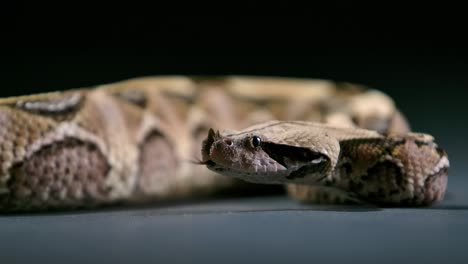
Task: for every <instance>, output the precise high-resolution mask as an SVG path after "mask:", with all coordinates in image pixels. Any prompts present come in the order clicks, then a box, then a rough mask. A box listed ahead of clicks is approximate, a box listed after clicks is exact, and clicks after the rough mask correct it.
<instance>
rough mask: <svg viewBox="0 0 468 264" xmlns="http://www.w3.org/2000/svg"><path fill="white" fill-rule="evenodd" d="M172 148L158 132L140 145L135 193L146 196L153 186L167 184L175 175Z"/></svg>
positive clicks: (174, 160)
mask: <svg viewBox="0 0 468 264" xmlns="http://www.w3.org/2000/svg"><path fill="white" fill-rule="evenodd" d="M177 166H178V160H177V157H176V154H175V151H174V147H173V146H172V145H171V144H170V143H169V141H168V140H167V139H166V138H165V137H164V136H163V135H162V134H161V133H160V132H158V131H153V132H151V133H149V134H148V135H147V136H146V137H145V139H144V140H143V142H142V143H141V144H140V158H139V175H138V184H137V187H136V190H135V192H136V193H137V194H142V195H148V194H150V193H151V190H152V189H153V188H154V186H155V185H158V184H160V183H161V182H167V180H165V179H168V178H171V177H173V176H174V175H175V173H176V168H177Z"/></svg>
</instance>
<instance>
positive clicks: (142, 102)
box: [116, 90, 148, 108]
mask: <svg viewBox="0 0 468 264" xmlns="http://www.w3.org/2000/svg"><path fill="white" fill-rule="evenodd" d="M116 95H117V97H119V98H120V99H123V100H125V101H126V102H129V103H131V104H133V105H136V106H138V107H141V108H146V105H147V103H148V102H147V99H146V95H145V93H144V92H143V91H138V90H124V91H121V92H118V93H117V94H116Z"/></svg>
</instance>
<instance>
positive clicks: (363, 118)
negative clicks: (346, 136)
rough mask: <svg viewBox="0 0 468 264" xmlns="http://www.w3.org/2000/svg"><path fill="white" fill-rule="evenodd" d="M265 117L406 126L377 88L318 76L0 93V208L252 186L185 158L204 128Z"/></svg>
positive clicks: (192, 154)
mask: <svg viewBox="0 0 468 264" xmlns="http://www.w3.org/2000/svg"><path fill="white" fill-rule="evenodd" d="M272 119H281V120H307V121H317V122H324V123H329V124H335V125H339V126H347V127H349V126H359V127H364V128H369V129H375V130H377V131H379V132H381V133H395V132H401V133H405V132H408V130H409V126H408V123H407V122H406V120H405V119H404V117H403V116H402V115H401V114H400V113H399V111H398V110H397V109H396V108H395V104H394V102H393V101H392V100H391V98H389V97H388V96H386V95H385V94H383V93H381V92H379V91H376V90H372V89H368V88H366V87H362V86H357V85H354V84H346V83H341V84H340V83H334V82H331V81H326V80H310V79H293V78H279V77H276V78H267V77H236V76H220V77H214V78H211V77H210V78H198V77H197V78H189V77H184V76H160V77H145V78H136V79H130V80H126V81H122V82H116V83H111V84H106V85H100V86H97V87H93V88H80V89H74V90H68V91H64V92H56V93H47V94H35V95H29V96H20V97H13V98H4V99H0V211H31V210H46V209H72V208H77V207H79V208H81V207H85V208H89V207H99V206H103V205H108V204H115V203H120V202H124V203H127V202H130V203H133V202H143V201H166V200H171V199H190V198H192V197H194V196H198V195H210V194H212V193H214V192H218V191H221V192H222V191H224V190H230V189H232V188H240V187H249V188H255V187H256V186H258V185H249V184H246V183H244V182H243V181H240V180H234V179H230V178H227V177H221V176H219V175H217V174H216V173H213V172H211V171H209V170H208V169H206V168H205V167H204V166H200V165H196V164H194V163H192V162H191V161H193V160H200V159H201V156H200V146H201V143H202V141H203V139H204V138H205V137H206V134H207V133H208V130H209V128H210V127H217V128H222V129H230V130H240V129H243V128H245V127H248V126H250V125H253V124H256V123H259V122H265V121H267V120H272ZM304 189H306V192H307V193H308V194H309V195H311V194H313V193H315V192H316V190H314V188H313V187H307V188H306V187H304ZM291 194H292V195H293V196H294V197H296V196H295V195H294V193H293V192H291ZM307 200H309V201H311V200H314V199H313V198H309V199H307Z"/></svg>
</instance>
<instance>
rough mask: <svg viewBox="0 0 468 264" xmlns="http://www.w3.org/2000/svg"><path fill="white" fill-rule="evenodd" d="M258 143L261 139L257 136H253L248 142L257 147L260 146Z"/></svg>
mask: <svg viewBox="0 0 468 264" xmlns="http://www.w3.org/2000/svg"><path fill="white" fill-rule="evenodd" d="M260 143H262V139H261V138H260V137H259V136H253V137H252V139H251V140H250V144H251V145H252V147H254V148H258V147H259V146H260Z"/></svg>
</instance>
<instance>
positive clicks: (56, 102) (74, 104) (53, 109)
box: [12, 93, 84, 120]
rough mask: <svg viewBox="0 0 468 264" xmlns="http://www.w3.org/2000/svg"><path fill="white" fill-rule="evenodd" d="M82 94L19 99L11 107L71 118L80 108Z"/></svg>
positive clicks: (64, 118) (50, 115)
mask: <svg viewBox="0 0 468 264" xmlns="http://www.w3.org/2000/svg"><path fill="white" fill-rule="evenodd" d="M83 102H84V96H83V95H82V94H79V93H75V94H69V95H63V96H61V97H58V98H55V97H52V98H50V99H40V100H25V101H22V100H19V101H18V102H16V104H14V105H12V106H13V107H16V108H19V109H21V110H23V111H26V112H30V113H34V114H39V115H44V116H49V117H52V118H54V119H58V120H69V119H71V118H72V117H73V116H74V115H75V114H76V113H77V112H78V110H79V109H80V108H81V106H82V105H83Z"/></svg>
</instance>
